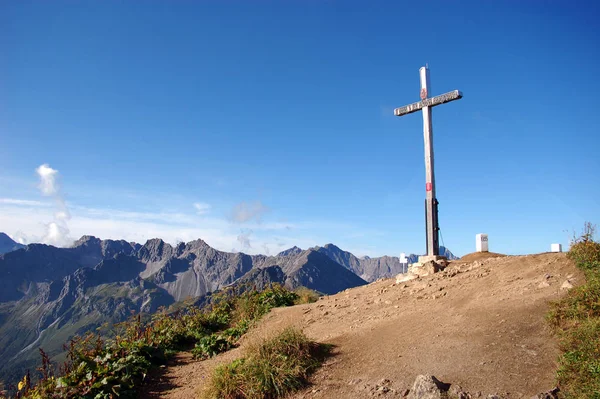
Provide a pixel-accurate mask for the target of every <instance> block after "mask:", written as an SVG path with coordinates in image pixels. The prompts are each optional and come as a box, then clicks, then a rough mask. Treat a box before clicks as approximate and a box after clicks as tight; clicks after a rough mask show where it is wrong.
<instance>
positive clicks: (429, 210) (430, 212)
mask: <svg viewBox="0 0 600 399" xmlns="http://www.w3.org/2000/svg"><path fill="white" fill-rule="evenodd" d="M419 77H420V80H421V101H419V102H416V103H413V104H409V105H405V106H403V107H400V108H396V109H395V110H394V115H396V116H403V115H408V114H412V113H413V112H417V111H419V110H421V111H422V112H423V139H424V143H425V226H426V228H425V235H426V243H427V258H432V259H436V258H438V257H439V254H440V244H439V230H440V228H439V224H438V200H437V197H436V192H435V172H434V158H433V125H432V121H431V114H432V110H433V107H435V106H437V105H441V104H445V103H447V102H450V101H454V100H460V99H461V98H462V93H461V92H460V91H458V90H454V91H451V92H448V93H445V94H442V95H439V96H435V97H430V96H429V93H430V91H431V82H430V79H429V68H428V67H426V66H425V67H421V68H420V69H419Z"/></svg>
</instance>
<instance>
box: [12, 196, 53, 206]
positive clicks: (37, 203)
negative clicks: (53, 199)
mask: <svg viewBox="0 0 600 399" xmlns="http://www.w3.org/2000/svg"><path fill="white" fill-rule="evenodd" d="M0 204H9V205H24V206H50V204H48V203H47V202H42V201H32V200H25V199H16V198H0Z"/></svg>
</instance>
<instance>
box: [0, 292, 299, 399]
mask: <svg viewBox="0 0 600 399" xmlns="http://www.w3.org/2000/svg"><path fill="white" fill-rule="evenodd" d="M299 298H300V297H299V296H298V295H297V294H295V293H293V292H290V291H288V290H286V289H284V288H283V287H281V286H279V285H273V286H272V287H270V288H268V289H266V290H264V291H262V292H257V291H246V292H242V293H241V294H240V293H239V290H237V291H236V290H234V289H230V290H225V291H222V292H220V293H218V294H215V295H212V296H211V304H210V305H209V306H207V307H206V308H204V309H200V308H198V307H194V306H188V307H186V308H184V309H181V310H178V311H177V312H174V313H168V312H167V311H166V310H162V311H160V312H158V313H157V314H155V315H154V316H153V317H152V319H151V320H150V321H148V322H144V321H143V320H142V317H141V315H138V316H137V317H135V318H134V319H132V320H130V321H128V322H125V323H121V324H118V325H116V326H114V327H113V328H112V331H110V333H109V334H106V333H101V332H96V333H88V334H87V335H85V336H84V337H75V338H74V339H72V340H71V341H70V342H69V344H68V346H67V348H66V349H67V353H68V355H67V361H66V362H65V363H64V364H63V365H62V366H61V367H60V370H59V371H58V372H56V373H55V372H54V370H53V368H52V366H51V365H50V361H49V358H48V356H47V355H46V354H45V353H44V352H43V351H41V354H42V367H40V368H39V369H38V370H39V371H40V373H41V378H40V380H39V382H38V383H37V384H36V385H33V384H32V383H31V378H30V376H29V373H28V374H27V375H26V376H25V377H24V378H23V380H22V381H21V382H20V383H19V384H18V386H17V387H15V388H16V390H17V397H19V398H31V399H33V398H36V399H37V398H66V397H69V398H71V397H77V398H90V399H91V398H94V399H101V398H116V397H119V398H128V397H136V395H137V392H136V390H137V388H139V386H140V384H141V383H142V382H143V381H144V379H145V378H146V375H147V373H148V372H149V371H150V370H151V369H152V367H154V366H157V365H164V364H165V363H166V361H167V358H168V356H169V355H171V354H173V353H174V352H177V351H180V350H186V349H189V348H191V347H193V349H192V352H193V353H194V356H195V357H197V358H200V359H205V358H208V357H211V356H214V355H216V354H218V353H221V352H223V351H226V350H228V349H230V348H232V347H235V346H236V345H237V341H238V340H239V338H240V337H241V336H242V335H243V334H244V333H245V332H246V331H248V329H249V328H250V327H251V326H252V325H253V324H254V323H255V322H256V321H257V320H258V319H259V318H260V317H262V316H263V315H264V314H266V313H267V312H268V311H269V310H271V309H272V308H274V307H278V306H289V305H293V304H294V303H295V302H296V301H298V300H299ZM107 336H108V338H107ZM2 397H3V396H2V394H1V393H0V398H2Z"/></svg>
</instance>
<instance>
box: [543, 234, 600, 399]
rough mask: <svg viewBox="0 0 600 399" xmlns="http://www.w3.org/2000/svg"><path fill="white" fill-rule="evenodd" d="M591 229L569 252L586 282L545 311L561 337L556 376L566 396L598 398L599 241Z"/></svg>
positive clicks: (599, 330)
mask: <svg viewBox="0 0 600 399" xmlns="http://www.w3.org/2000/svg"><path fill="white" fill-rule="evenodd" d="M594 232H595V228H594V226H592V225H591V224H590V223H586V225H585V228H584V230H583V233H582V234H581V235H580V236H579V237H574V239H573V241H572V243H571V249H570V250H569V254H568V256H569V258H571V259H572V260H573V261H574V262H575V263H576V264H577V266H578V267H579V268H580V269H582V270H583V271H584V273H585V276H586V283H585V284H584V285H582V286H579V287H576V288H574V289H572V290H571V291H570V292H569V293H568V295H567V296H566V297H565V298H564V299H562V300H560V301H558V302H556V303H553V304H552V309H551V311H550V313H549V315H548V320H549V321H550V323H551V324H552V326H553V327H554V328H555V329H556V331H557V332H558V334H559V337H560V347H561V350H562V352H563V354H562V355H561V357H560V359H559V368H558V372H557V379H558V383H559V386H560V388H561V391H562V392H563V393H564V395H565V397H567V398H577V399H584V398H585V399H600V243H598V242H597V241H595V240H594Z"/></svg>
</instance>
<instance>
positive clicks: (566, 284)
mask: <svg viewBox="0 0 600 399" xmlns="http://www.w3.org/2000/svg"><path fill="white" fill-rule="evenodd" d="M571 288H573V284H571V281H569V280H565V282H564V283H562V285H561V286H560V289H561V290H570V289H571Z"/></svg>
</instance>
